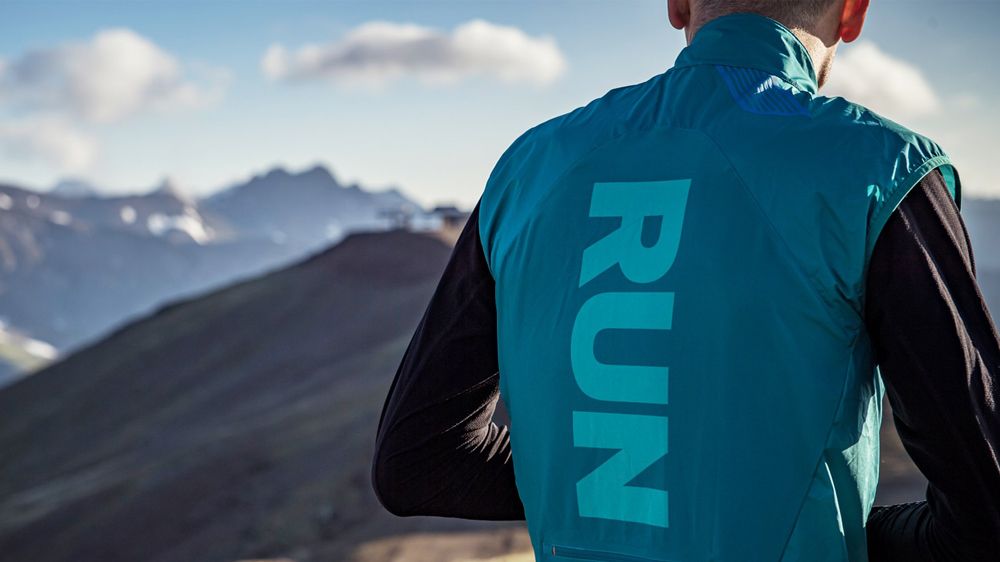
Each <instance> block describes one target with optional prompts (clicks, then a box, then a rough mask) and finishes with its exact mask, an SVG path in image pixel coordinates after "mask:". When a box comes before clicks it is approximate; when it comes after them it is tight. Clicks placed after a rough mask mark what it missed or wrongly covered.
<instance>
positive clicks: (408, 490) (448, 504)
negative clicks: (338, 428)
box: [372, 204, 524, 520]
mask: <svg viewBox="0 0 1000 562" xmlns="http://www.w3.org/2000/svg"><path fill="white" fill-rule="evenodd" d="M496 324H497V316H496V303H495V295H494V282H493V277H492V276H491V275H490V271H489V268H488V267H487V265H486V260H485V258H484V256H483V250H482V245H481V244H480V241H479V205H478V204H477V205H476V207H475V208H474V209H473V211H472V215H471V216H470V217H469V220H468V222H467V223H466V225H465V228H464V229H463V231H462V234H461V235H460V236H459V238H458V242H457V243H456V244H455V249H454V250H453V252H452V255H451V259H450V260H449V261H448V265H447V266H446V267H445V271H444V274H443V275H442V277H441V281H440V282H439V284H438V287H437V290H436V291H435V292H434V296H433V297H432V298H431V302H430V304H429V305H428V307H427V310H426V311H425V312H424V317H423V319H422V320H421V321H420V325H419V326H418V327H417V331H416V333H415V334H414V335H413V339H412V340H411V341H410V345H409V347H408V348H407V350H406V354H405V355H404V357H403V360H402V363H401V364H400V365H399V369H398V370H397V372H396V378H395V380H394V381H393V383H392V388H391V389H390V390H389V396H388V398H387V399H386V402H385V406H384V408H383V410H382V419H381V421H380V422H379V429H378V437H377V440H376V444H375V458H374V462H373V464H372V484H373V485H374V488H375V493H376V495H377V496H378V498H379V501H381V502H382V505H384V506H385V507H386V509H388V510H389V511H391V512H392V513H394V514H396V515H402V516H405V515H437V516H442V517H462V518H466V519H486V520H519V519H524V508H523V507H522V506H521V500H520V497H519V496H518V494H517V487H516V486H515V484H514V466H513V463H512V461H511V453H510V437H509V434H508V432H507V428H506V427H501V426H498V425H497V424H496V423H494V422H493V421H492V418H493V412H494V410H495V409H496V405H497V401H498V400H499V396H500V393H499V382H498V381H499V375H498V367H497V334H496Z"/></svg>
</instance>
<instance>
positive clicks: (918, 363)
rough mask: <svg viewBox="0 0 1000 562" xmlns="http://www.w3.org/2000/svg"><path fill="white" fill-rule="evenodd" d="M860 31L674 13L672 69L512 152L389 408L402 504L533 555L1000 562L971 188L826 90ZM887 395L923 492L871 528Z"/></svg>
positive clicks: (998, 436)
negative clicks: (502, 410)
mask: <svg viewBox="0 0 1000 562" xmlns="http://www.w3.org/2000/svg"><path fill="white" fill-rule="evenodd" d="M867 8H868V2H867V0H801V1H798V2H790V1H785V0H756V1H743V2H740V1H737V0H729V1H725V0H670V1H669V2H668V9H669V14H670V22H671V23H672V24H673V26H674V27H676V28H678V29H684V30H685V32H686V34H687V38H688V42H689V45H688V47H687V48H685V49H684V50H683V51H682V52H681V54H680V55H679V57H678V58H677V61H676V64H675V65H674V67H673V68H672V69H670V70H669V71H667V72H665V73H664V74H661V75H659V76H656V77H654V78H652V79H651V80H649V81H647V82H645V83H643V84H639V85H636V86H631V87H627V88H621V89H617V90H613V91H611V92H609V93H608V94H607V95H605V96H604V97H602V98H600V99H598V100H595V101H594V102H592V103H591V104H589V105H587V106H586V107H583V108H580V109H578V110H576V111H573V112H571V113H569V114H567V115H564V116H562V117H559V118H556V119H553V120H551V121H549V122H546V123H543V124H542V125H539V126H538V127H535V128H534V129H532V130H530V131H528V132H527V133H525V134H524V135H523V136H522V137H521V138H519V139H518V140H517V141H516V142H515V143H514V144H513V145H512V146H511V147H510V148H509V149H508V150H507V152H506V153H505V154H504V155H503V156H502V157H501V159H500V161H499V163H498V164H497V166H496V168H495V169H494V171H493V173H492V175H491V177H490V180H489V182H488V184H487V186H486V189H485V192H484V193H483V196H482V198H481V200H480V202H479V203H478V204H477V205H476V208H475V210H474V211H473V213H472V216H471V218H470V220H469V223H468V224H467V225H466V228H465V230H464V232H463V234H462V236H461V237H460V239H459V241H458V243H457V245H456V247H455V250H454V253H453V255H452V258H451V261H450V262H449V264H448V266H447V269H446V271H445V273H444V276H443V278H442V280H441V282H440V284H439V286H438V289H437V291H436V292H435V294H434V296H433V299H432V301H431V303H430V305H429V307H428V309H427V312H426V313H425V315H424V317H423V319H422V321H421V323H420V326H419V327H418V329H417V332H416V334H415V335H414V337H413V340H412V341H411V343H410V346H409V348H408V349H407V351H406V355H405V357H404V358H403V361H402V364H401V365H400V368H399V371H398V373H397V375H396V380H395V382H394V383H393V387H392V389H391V391H390V395H389V398H388V400H387V402H386V407H385V410H384V411H383V415H382V420H381V422H380V427H379V434H378V440H377V446H376V448H377V450H376V453H375V460H374V466H373V481H374V485H375V489H376V492H377V494H378V495H379V498H380V500H381V501H382V502H383V504H384V505H385V506H386V507H387V508H388V509H389V510H390V511H392V512H394V513H396V514H398V515H438V516H450V517H466V518H474V519H494V520H496V519H521V518H526V520H527V524H528V530H529V532H530V535H531V540H532V545H533V547H534V550H535V556H536V559H537V560H540V561H541V560H545V561H548V560H574V559H581V560H608V561H653V560H656V561H666V560H670V561H703V560H712V561H741V562H742V561H748V560H766V561H777V560H785V561H863V560H866V559H868V560H874V561H882V560H906V561H921V560H937V561H942V560H944V561H951V560H996V559H997V556H998V555H997V553H998V552H1000V462H998V444H1000V413H998V410H997V409H998V404H1000V391H998V385H997V373H998V369H1000V342H998V338H997V334H996V331H995V328H994V326H993V322H992V319H991V318H990V315H989V312H988V311H987V309H986V306H985V305H984V303H983V299H982V296H981V295H980V292H979V289H978V286H977V283H976V278H975V267H974V262H973V259H972V251H971V249H970V246H969V242H968V236H967V234H966V231H965V228H964V225H963V223H962V220H961V218H960V217H959V215H958V208H957V200H958V198H959V181H958V176H957V172H956V170H955V168H954V167H953V166H952V164H951V161H950V160H949V158H948V157H947V155H945V153H944V152H942V150H941V149H940V148H939V147H938V146H937V145H936V144H935V143H933V142H932V141H930V140H928V139H926V138H924V137H921V136H919V135H917V134H915V133H913V132H911V131H908V130H906V129H904V128H903V127H901V126H899V125H897V124H895V123H892V122H890V121H887V120H885V119H883V118H881V117H879V116H878V115H876V114H874V113H872V112H871V111H869V110H867V109H865V108H863V107H859V106H857V105H853V104H851V103H848V102H846V101H844V100H842V99H839V98H826V97H822V96H820V95H818V93H817V89H818V88H819V86H821V85H822V84H823V82H824V81H825V79H826V77H827V76H828V74H829V72H830V68H831V64H832V61H833V56H834V52H835V50H836V47H837V44H838V42H839V41H845V42H848V41H852V40H854V39H855V38H857V37H858V35H859V34H860V32H861V28H862V25H863V23H864V19H865V13H866V11H867ZM876 365H878V366H879V367H880V369H881V377H879V376H878V374H877V372H876ZM883 380H884V381H885V386H886V388H887V389H888V392H889V399H890V401H891V403H892V405H893V412H894V415H895V421H896V425H897V428H898V430H899V433H900V437H901V438H902V440H903V442H904V444H905V445H906V448H907V450H908V451H909V453H910V455H911V457H912V458H913V460H914V461H915V463H916V464H917V466H918V467H919V468H920V469H921V471H922V472H923V473H924V474H925V475H926V476H927V478H928V480H929V482H930V485H929V487H928V490H927V501H926V502H919V503H915V504H907V505H903V506H893V507H887V508H876V509H875V510H872V503H873V499H874V493H875V486H876V483H877V480H878V428H879V424H880V420H881V397H882V392H883V387H882V384H883V383H882V381H883ZM498 392H499V393H500V394H502V396H503V398H504V401H505V403H506V405H507V407H508V410H509V414H510V419H511V426H510V429H509V433H508V428H506V427H500V426H498V425H497V424H495V423H493V422H492V416H493V413H494V408H495V405H496V403H497V399H498ZM515 477H516V485H515Z"/></svg>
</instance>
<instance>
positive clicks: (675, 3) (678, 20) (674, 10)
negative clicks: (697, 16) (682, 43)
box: [667, 0, 691, 29]
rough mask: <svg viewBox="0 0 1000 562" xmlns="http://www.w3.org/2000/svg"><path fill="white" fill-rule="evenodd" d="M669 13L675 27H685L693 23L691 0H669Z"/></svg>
mask: <svg viewBox="0 0 1000 562" xmlns="http://www.w3.org/2000/svg"><path fill="white" fill-rule="evenodd" d="M667 15H668V16H669V17H670V25H672V26H674V29H684V28H685V27H687V26H688V24H689V23H691V2H690V0H667Z"/></svg>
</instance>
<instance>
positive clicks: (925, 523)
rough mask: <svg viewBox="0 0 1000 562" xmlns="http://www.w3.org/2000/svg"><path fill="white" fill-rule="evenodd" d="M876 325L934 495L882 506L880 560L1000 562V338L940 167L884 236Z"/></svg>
mask: <svg viewBox="0 0 1000 562" xmlns="http://www.w3.org/2000/svg"><path fill="white" fill-rule="evenodd" d="M867 284H868V285H867V297H866V305H865V321H866V324H867V327H868V331H869V333H870V334H871V337H872V341H873V344H874V346H875V352H876V355H877V357H878V361H879V365H880V370H881V373H882V378H883V379H884V381H885V383H886V388H887V391H888V396H889V402H890V403H891V405H892V409H893V416H894V419H895V423H896V428H897V431H898V432H899V436H900V439H901V440H902V442H903V445H904V447H905V448H906V450H907V452H908V453H909V455H910V457H911V458H912V459H913V461H914V463H915V464H916V465H917V467H918V468H919V469H920V471H921V472H922V473H923V474H924V476H926V477H927V480H928V481H929V486H928V488H927V501H926V502H917V503H913V504H906V505H902V506H892V507H882V508H875V510H873V511H872V514H871V516H870V517H869V520H868V548H869V556H870V560H871V561H872V562H884V561H907V562H920V561H923V560H928V561H931V560H933V561H937V562H950V561H959V560H961V561H976V560H997V556H998V554H997V553H998V552H1000V550H998V549H1000V462H998V454H1000V410H998V408H1000V380H998V376H1000V341H998V338H997V333H996V329H995V327H994V324H993V320H992V319H991V317H990V313H989V311H988V309H987V307H986V304H985V302H984V300H983V297H982V295H981V293H980V291H979V286H978V283H977V281H976V272H975V264H974V261H973V256H972V248H971V245H970V243H969V236H968V233H967V232H966V229H965V225H964V223H963V221H962V218H961V216H960V215H959V214H958V209H957V207H956V206H955V203H954V202H953V201H952V199H951V196H950V195H949V194H948V191H947V188H946V186H945V183H944V180H943V178H942V176H941V173H940V172H939V171H936V170H935V171H934V172H932V173H931V174H929V175H928V176H927V177H925V178H924V179H923V180H922V181H921V182H920V184H918V185H917V186H916V187H914V189H913V191H912V192H911V193H910V194H909V195H907V197H906V198H905V199H904V201H903V203H902V205H900V207H899V209H897V210H896V212H895V213H894V214H893V215H892V217H891V218H890V220H889V222H888V223H887V224H886V226H885V228H884V230H883V231H882V233H881V234H880V235H879V239H878V242H877V243H876V246H875V251H874V254H873V256H872V261H871V266H870V269H869V273H868V279H867Z"/></svg>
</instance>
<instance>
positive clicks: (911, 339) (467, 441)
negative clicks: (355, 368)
mask: <svg viewBox="0 0 1000 562" xmlns="http://www.w3.org/2000/svg"><path fill="white" fill-rule="evenodd" d="M866 291H867V292H866V301H865V302H866V304H865V323H866V326H867V329H868V332H869V334H870V336H871V338H872V341H873V343H874V345H875V350H876V356H877V359H878V362H879V364H880V370H881V373H882V377H883V379H884V380H885V382H886V388H887V393H888V396H889V400H890V402H891V404H892V407H893V415H894V416H895V422H896V427H897V429H898V431H899V435H900V438H901V439H902V442H903V444H904V446H905V447H906V450H907V451H908V452H909V454H910V456H911V457H912V458H913V460H914V462H915V464H916V465H917V467H918V468H919V469H920V470H921V472H923V474H924V475H925V476H926V477H927V479H928V481H929V483H930V484H929V487H928V490H927V501H926V502H918V503H913V504H906V505H902V506H892V507H887V508H876V509H875V510H873V512H872V514H871V516H870V518H869V521H868V542H869V551H870V559H871V560H872V562H883V561H897V560H898V561H907V562H920V561H922V560H934V561H958V560H962V561H975V560H998V559H1000V554H997V553H998V552H1000V460H998V455H1000V411H998V408H1000V384H998V373H1000V339H998V337H997V333H996V330H995V328H994V324H993V321H992V319H991V318H990V314H989V311H988V310H987V307H986V304H985V302H984V300H983V297H982V295H981V293H980V291H979V288H978V284H977V282H976V272H975V263H974V261H973V256H972V249H971V246H970V244H969V238H968V234H967V232H966V229H965V225H964V223H963V221H962V218H961V216H960V215H959V213H958V209H957V207H956V206H955V203H954V202H953V201H952V199H951V196H950V195H949V194H948V192H947V188H946V186H945V183H944V179H943V178H942V176H941V174H940V172H938V171H934V172H932V173H931V174H928V175H927V176H926V177H925V178H924V179H923V180H921V182H920V183H919V184H918V185H917V186H916V187H914V189H913V190H912V191H911V193H910V194H909V195H908V196H907V197H906V198H905V199H904V201H903V203H902V204H901V205H900V207H899V208H898V209H897V210H896V211H895V212H894V214H893V215H892V217H891V219H890V220H889V222H888V223H887V224H886V226H885V227H884V229H883V231H882V233H881V234H880V236H879V239H878V241H877V243H876V247H875V251H874V253H873V256H872V259H871V263H870V266H869V272H868V279H867V288H866ZM496 319H497V318H496V303H495V301H494V280H493V278H492V276H491V275H490V271H489V269H488V267H487V265H486V260H485V258H484V256H483V252H482V246H481V244H480V240H479V228H478V205H477V206H476V208H475V209H474V210H473V212H472V215H471V216H470V218H469V221H468V223H467V224H466V226H465V228H464V230H463V232H462V234H461V235H460V237H459V239H458V242H457V244H456V246H455V249H454V251H453V253H452V256H451V259H450V261H449V263H448V265H447V266H446V269H445V272H444V275H443V276H442V278H441V281H440V283H439V285H438V287H437V290H436V291H435V293H434V296H433V297H432V299H431V302H430V304H429V306H428V308H427V310H426V312H425V314H424V317H423V319H422V320H421V322H420V324H419V326H418V328H417V331H416V333H415V334H414V336H413V339H412V341H411V342H410V345H409V347H408V348H407V350H406V354H405V356H404V358H403V361H402V363H401V364H400V366H399V370H398V371H397V373H396V378H395V380H394V382H393V385H392V388H391V390H390V392H389V397H388V398H387V400H386V404H385V408H384V410H383V412H382V419H381V421H380V423H379V430H378V437H377V443H376V453H375V459H374V464H373V467H372V478H373V483H374V486H375V490H376V493H377V494H378V496H379V499H380V500H381V501H382V503H383V504H384V505H385V506H386V508H388V509H389V510H390V511H392V512H393V513H396V514H397V515H437V516H446V517H462V518H470V519H487V520H517V519H523V518H524V509H523V507H522V505H521V501H520V499H519V496H518V493H517V487H516V485H515V482H514V470H513V463H512V460H511V452H510V438H509V435H508V432H507V428H506V427H503V426H499V425H497V424H496V423H494V422H493V413H494V411H495V409H496V404H497V401H498V400H499V385H498V381H499V373H498V360H497V336H496Z"/></svg>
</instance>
